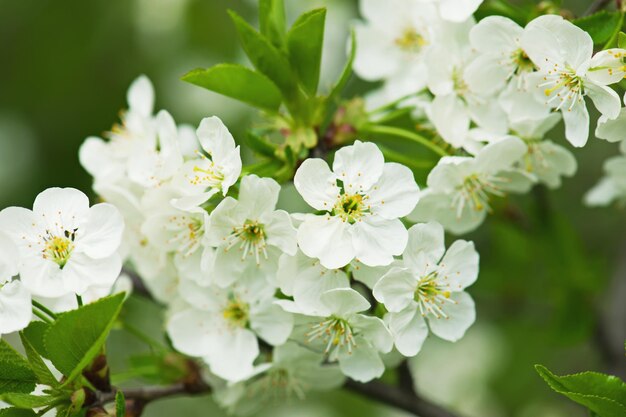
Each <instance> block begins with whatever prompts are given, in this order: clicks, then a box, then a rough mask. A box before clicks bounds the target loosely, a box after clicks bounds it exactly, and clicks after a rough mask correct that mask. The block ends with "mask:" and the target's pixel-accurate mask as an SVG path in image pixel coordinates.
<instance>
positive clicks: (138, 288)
mask: <svg viewBox="0 0 626 417" xmlns="http://www.w3.org/2000/svg"><path fill="white" fill-rule="evenodd" d="M122 274H125V275H128V277H129V278H130V281H131V282H132V283H133V292H134V293H135V294H139V295H142V296H144V297H145V298H148V299H150V300H154V297H152V294H151V293H150V290H148V287H146V284H144V283H143V280H142V279H141V277H140V276H139V274H137V273H136V272H135V271H133V270H132V269H130V268H127V267H123V268H122Z"/></svg>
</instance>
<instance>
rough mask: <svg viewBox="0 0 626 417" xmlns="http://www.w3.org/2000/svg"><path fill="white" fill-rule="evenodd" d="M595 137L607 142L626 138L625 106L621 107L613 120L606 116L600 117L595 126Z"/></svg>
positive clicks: (620, 140)
mask: <svg viewBox="0 0 626 417" xmlns="http://www.w3.org/2000/svg"><path fill="white" fill-rule="evenodd" d="M596 137H598V138H600V139H605V140H608V141H609V142H622V141H624V140H626V107H624V108H622V109H621V111H620V113H619V115H618V116H617V118H615V119H613V120H611V119H609V118H608V117H606V116H602V117H600V119H599V120H598V125H597V126H596Z"/></svg>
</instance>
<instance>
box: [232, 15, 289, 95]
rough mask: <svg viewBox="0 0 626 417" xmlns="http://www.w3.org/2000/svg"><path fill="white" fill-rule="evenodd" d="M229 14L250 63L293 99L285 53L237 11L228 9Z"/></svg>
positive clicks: (287, 60)
mask: <svg viewBox="0 0 626 417" xmlns="http://www.w3.org/2000/svg"><path fill="white" fill-rule="evenodd" d="M229 14H230V17H231V19H232V20H233V23H234V24H235V28H236V29H237V33H238V34H239V40H240V41H241V45H242V47H243V49H244V51H245V52H246V55H247V56H248V58H250V61H251V62H252V65H254V67H255V68H256V69H257V70H258V71H259V72H261V73H262V74H265V75H266V76H267V77H268V78H269V79H270V80H272V81H273V82H274V83H275V84H276V85H277V86H278V88H279V89H280V91H282V93H283V96H284V97H286V98H287V100H288V101H291V100H293V98H294V96H295V93H296V80H295V76H294V74H293V72H292V71H291V67H290V65H289V59H288V58H287V55H286V54H285V53H284V52H283V51H281V50H279V49H277V48H276V47H275V46H274V45H272V43H271V42H270V41H269V40H267V38H265V37H264V36H263V35H262V34H261V33H259V32H257V31H256V30H255V29H254V28H253V27H252V26H250V24H249V23H248V22H246V21H245V20H244V19H243V18H242V17H241V16H239V15H238V14H237V13H235V12H234V11H232V10H229Z"/></svg>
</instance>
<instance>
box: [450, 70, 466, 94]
mask: <svg viewBox="0 0 626 417" xmlns="http://www.w3.org/2000/svg"><path fill="white" fill-rule="evenodd" d="M452 83H453V88H454V91H455V92H456V93H457V95H459V96H461V97H463V96H464V95H466V94H467V93H468V92H469V87H468V86H467V83H466V82H465V80H464V79H463V73H462V71H460V70H459V69H458V68H454V69H453V70H452Z"/></svg>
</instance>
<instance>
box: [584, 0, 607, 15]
mask: <svg viewBox="0 0 626 417" xmlns="http://www.w3.org/2000/svg"><path fill="white" fill-rule="evenodd" d="M610 2H611V0H596V1H594V2H593V3H591V5H590V6H589V8H587V10H586V11H585V13H584V14H583V16H589V15H590V14H594V13H596V12H599V11H600V10H602V9H604V8H605V7H606V6H608V5H609V3H610Z"/></svg>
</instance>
